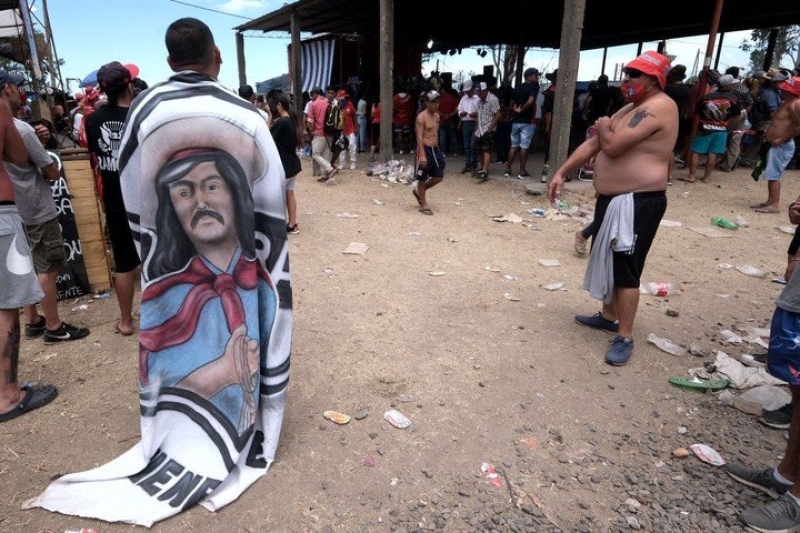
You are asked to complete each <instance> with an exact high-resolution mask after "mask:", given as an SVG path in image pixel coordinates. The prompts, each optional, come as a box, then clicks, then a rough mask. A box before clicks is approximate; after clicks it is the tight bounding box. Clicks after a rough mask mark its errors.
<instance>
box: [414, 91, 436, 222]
mask: <svg viewBox="0 0 800 533" xmlns="http://www.w3.org/2000/svg"><path fill="white" fill-rule="evenodd" d="M440 98H441V95H440V94H439V93H437V92H436V91H428V92H427V93H425V109H423V110H422V111H420V113H419V115H417V121H416V130H417V172H416V179H415V180H414V188H413V190H412V191H411V192H413V193H414V198H416V199H417V202H418V203H419V212H420V213H422V214H423V215H432V214H433V211H431V208H430V207H429V206H428V199H427V195H426V193H427V192H428V189H431V188H433V187H435V186H436V185H438V184H439V183H441V181H442V178H444V154H443V153H442V151H441V150H439V99H440Z"/></svg>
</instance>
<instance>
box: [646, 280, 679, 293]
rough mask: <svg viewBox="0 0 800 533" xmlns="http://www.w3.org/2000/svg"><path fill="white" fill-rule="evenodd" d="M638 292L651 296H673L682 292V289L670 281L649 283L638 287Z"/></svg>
mask: <svg viewBox="0 0 800 533" xmlns="http://www.w3.org/2000/svg"><path fill="white" fill-rule="evenodd" d="M639 292H643V293H645V294H652V295H653V296H674V295H676V294H680V293H682V292H683V288H682V287H681V286H680V285H679V284H677V283H672V282H671V281H651V282H649V283H647V284H642V285H641V286H639Z"/></svg>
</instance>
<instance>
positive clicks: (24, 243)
mask: <svg viewBox="0 0 800 533" xmlns="http://www.w3.org/2000/svg"><path fill="white" fill-rule="evenodd" d="M6 77H8V76H6ZM4 81H7V80H5V79H2V80H0V83H3V82H4ZM3 85H5V84H3ZM0 147H2V155H3V159H4V160H5V161H8V162H10V163H13V164H15V165H19V166H23V165H27V164H28V151H27V150H26V149H25V144H24V142H23V141H22V137H21V136H20V134H19V132H18V131H17V128H16V127H15V126H14V122H13V118H12V116H11V111H10V110H9V108H8V107H7V106H5V105H0ZM0 287H3V290H2V291H1V292H0V374H2V375H0V422H6V421H8V420H11V419H12V418H16V417H18V416H20V415H22V414H25V413H27V412H28V411H31V410H33V409H36V408H38V407H42V406H43V405H46V404H48V403H50V402H51V401H53V399H55V397H56V396H58V389H56V388H55V387H54V386H52V385H38V386H33V385H23V386H22V387H20V385H19V380H18V378H17V371H18V369H19V339H20V328H19V308H20V307H24V306H26V305H31V304H35V303H37V302H39V301H41V299H42V297H43V296H44V293H43V292H42V289H41V287H40V286H39V280H38V278H37V277H36V271H35V270H34V268H33V260H32V258H31V250H30V247H29V246H28V237H27V236H26V235H25V229H24V228H23V226H22V219H21V218H20V216H19V212H18V211H17V206H16V204H15V203H14V190H13V188H12V186H11V178H9V176H8V172H6V169H5V167H4V166H3V165H0Z"/></svg>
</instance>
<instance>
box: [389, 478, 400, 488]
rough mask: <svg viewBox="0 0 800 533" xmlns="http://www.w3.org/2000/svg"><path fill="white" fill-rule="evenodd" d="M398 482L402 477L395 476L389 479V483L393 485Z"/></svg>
mask: <svg viewBox="0 0 800 533" xmlns="http://www.w3.org/2000/svg"><path fill="white" fill-rule="evenodd" d="M398 483H400V478H396V477H393V478H392V479H390V480H389V485H391V486H392V487H394V486H396V485H397V484H398Z"/></svg>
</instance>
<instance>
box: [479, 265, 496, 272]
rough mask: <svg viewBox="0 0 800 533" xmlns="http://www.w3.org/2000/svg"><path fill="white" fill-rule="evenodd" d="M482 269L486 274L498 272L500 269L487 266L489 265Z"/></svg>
mask: <svg viewBox="0 0 800 533" xmlns="http://www.w3.org/2000/svg"><path fill="white" fill-rule="evenodd" d="M483 269H484V270H485V271H486V272H500V269H499V268H497V267H493V266H489V265H484V267H483Z"/></svg>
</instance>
